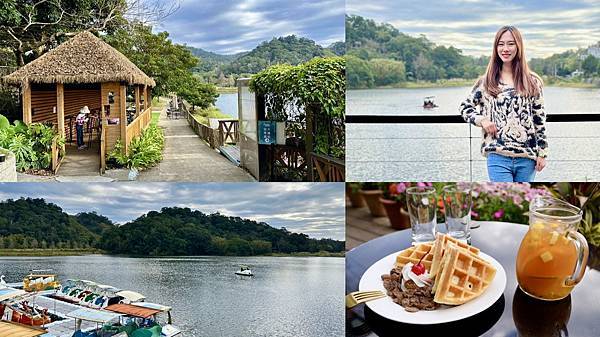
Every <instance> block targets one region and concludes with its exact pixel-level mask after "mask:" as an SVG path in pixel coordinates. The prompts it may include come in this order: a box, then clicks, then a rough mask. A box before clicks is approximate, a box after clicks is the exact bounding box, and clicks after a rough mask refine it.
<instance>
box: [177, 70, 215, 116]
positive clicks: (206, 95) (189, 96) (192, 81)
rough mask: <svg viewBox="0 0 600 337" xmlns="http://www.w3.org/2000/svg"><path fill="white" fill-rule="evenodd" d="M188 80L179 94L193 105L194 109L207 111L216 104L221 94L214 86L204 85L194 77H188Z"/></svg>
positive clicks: (181, 87) (181, 86)
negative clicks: (206, 109)
mask: <svg viewBox="0 0 600 337" xmlns="http://www.w3.org/2000/svg"><path fill="white" fill-rule="evenodd" d="M186 80H187V81H186V82H185V83H182V84H181V85H180V90H179V94H180V95H181V96H182V97H183V98H184V99H185V100H186V101H188V103H190V104H191V105H192V109H196V107H199V108H202V109H205V108H208V107H210V106H212V105H214V104H215V102H216V101H217V97H219V93H218V92H217V87H216V86H215V85H214V84H211V83H202V82H201V81H200V80H199V79H198V78H197V77H195V76H192V75H189V76H187V79H186Z"/></svg>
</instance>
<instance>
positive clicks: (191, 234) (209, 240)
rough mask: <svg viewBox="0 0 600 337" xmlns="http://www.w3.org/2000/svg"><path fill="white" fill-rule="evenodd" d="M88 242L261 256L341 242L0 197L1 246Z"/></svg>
mask: <svg viewBox="0 0 600 337" xmlns="http://www.w3.org/2000/svg"><path fill="white" fill-rule="evenodd" d="M92 247H94V248H100V249H103V250H105V251H106V252H107V253H110V254H132V255H263V254H271V253H296V252H311V253H316V252H320V251H327V252H342V251H343V250H344V242H343V241H336V240H330V239H320V240H316V239H311V238H309V237H308V236H307V235H306V234H301V233H292V232H290V231H288V230H286V229H285V228H281V229H276V228H273V227H271V226H269V225H268V224H267V223H264V222H255V221H252V220H248V219H242V218H239V217H229V216H226V215H221V214H218V213H215V214H204V213H202V212H199V211H194V210H191V209H189V208H163V209H162V210H161V211H151V212H149V213H147V214H145V215H143V216H141V217H139V218H138V219H136V220H134V221H131V222H129V223H126V224H124V225H122V226H117V225H115V224H114V223H113V221H111V220H110V219H109V218H107V217H105V216H103V215H100V214H97V213H95V212H83V213H79V214H77V215H69V214H67V213H65V212H64V211H63V210H62V209H61V208H60V207H59V206H57V205H55V204H52V203H48V202H46V201H45V200H44V199H31V198H27V199H25V198H22V199H18V200H12V199H8V200H6V201H3V202H0V248H9V249H20V248H58V249H61V248H92Z"/></svg>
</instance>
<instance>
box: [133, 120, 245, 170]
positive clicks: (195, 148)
mask: <svg viewBox="0 0 600 337" xmlns="http://www.w3.org/2000/svg"><path fill="white" fill-rule="evenodd" d="M158 126H159V127H162V128H163V131H164V134H165V149H164V152H163V160H162V161H161V162H160V163H159V164H158V166H156V167H153V168H151V169H148V170H145V171H142V172H140V175H139V177H138V181H215V182H237V181H254V178H253V177H252V176H251V175H250V174H248V173H247V172H246V171H244V170H243V169H242V168H240V167H237V166H235V165H234V164H233V163H232V162H231V161H229V160H228V159H227V158H225V157H224V156H222V155H221V154H219V153H218V152H217V151H215V150H213V149H211V148H210V147H209V146H207V145H206V144H205V143H204V141H202V140H201V139H200V137H198V136H197V135H196V134H195V133H194V130H192V128H191V127H190V126H189V125H188V122H187V120H186V119H185V118H184V117H181V118H179V119H169V118H168V117H167V115H166V113H165V112H164V111H163V112H162V113H161V116H160V119H159V121H158Z"/></svg>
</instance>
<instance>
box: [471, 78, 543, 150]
mask: <svg viewBox="0 0 600 337" xmlns="http://www.w3.org/2000/svg"><path fill="white" fill-rule="evenodd" d="M538 84H539V85H540V86H541V83H540V82H539V81H538ZM500 88H501V89H502V92H501V93H500V94H498V96H497V97H493V96H491V95H489V94H487V93H486V91H485V89H484V87H483V81H482V80H479V81H478V82H477V83H476V84H475V86H474V87H473V90H472V91H471V94H470V95H469V97H467V99H466V100H465V101H464V102H462V104H461V105H460V109H459V110H460V113H461V115H462V117H463V118H464V120H465V121H466V122H469V123H471V124H473V125H476V126H480V127H481V122H482V121H483V120H484V119H487V120H489V121H492V122H494V124H496V128H497V129H498V134H497V136H496V138H494V137H492V136H491V135H488V134H487V133H486V132H485V130H483V128H482V133H483V143H482V145H481V153H482V154H483V155H484V156H487V154H488V153H490V152H496V153H498V154H501V155H504V156H508V157H526V158H531V159H533V160H536V158H537V157H542V158H545V157H546V156H547V155H548V142H547V140H546V113H545V111H544V98H543V95H542V93H541V90H540V95H539V96H537V97H524V96H521V95H519V94H518V93H517V91H516V89H515V88H514V87H512V86H509V85H505V84H503V83H500Z"/></svg>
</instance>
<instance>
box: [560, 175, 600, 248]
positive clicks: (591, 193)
mask: <svg viewBox="0 0 600 337" xmlns="http://www.w3.org/2000/svg"><path fill="white" fill-rule="evenodd" d="M549 190H550V192H551V193H552V195H553V196H554V197H556V198H559V199H562V200H565V201H566V202H568V203H570V204H571V205H574V206H577V207H579V208H581V209H582V211H583V219H582V221H581V224H580V226H579V232H581V234H583V235H584V236H585V237H586V239H587V240H588V242H589V243H590V244H592V245H594V246H597V247H600V183H566V182H562V183H556V184H554V185H553V186H552V187H550V188H549Z"/></svg>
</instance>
